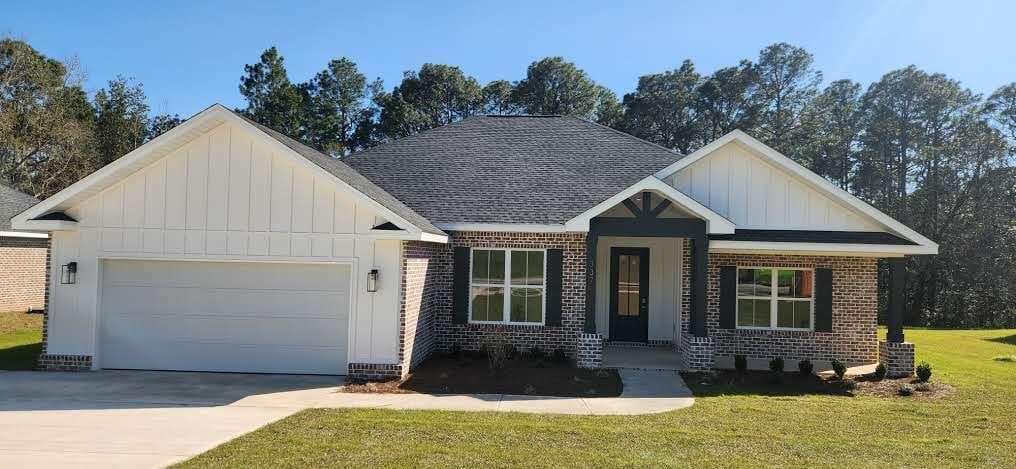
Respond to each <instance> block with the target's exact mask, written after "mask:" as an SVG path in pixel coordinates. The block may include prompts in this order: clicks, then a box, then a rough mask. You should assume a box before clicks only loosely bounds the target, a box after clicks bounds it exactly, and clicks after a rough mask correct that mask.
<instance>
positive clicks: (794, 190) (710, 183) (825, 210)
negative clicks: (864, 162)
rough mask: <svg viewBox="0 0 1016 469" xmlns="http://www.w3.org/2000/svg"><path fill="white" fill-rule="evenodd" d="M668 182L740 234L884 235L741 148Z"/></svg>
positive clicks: (723, 150) (725, 150)
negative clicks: (755, 231) (764, 231)
mask: <svg viewBox="0 0 1016 469" xmlns="http://www.w3.org/2000/svg"><path fill="white" fill-rule="evenodd" d="M665 182H667V183H668V184H670V185H671V186H673V187H675V188H676V189H677V190H679V191H681V192H683V193H685V194H687V195H689V196H691V197H692V198H693V199H695V200H696V201H697V202H699V203H701V204H702V205H705V206H706V207H709V208H710V209H711V210H713V211H714V212H716V213H719V214H720V215H722V216H724V217H726V218H727V219H729V220H730V221H732V222H734V224H735V225H737V228H738V229H773V230H822V231H884V229H883V228H882V227H880V226H877V225H875V224H874V223H873V222H871V221H869V220H868V219H867V218H866V217H863V216H861V215H859V214H858V213H856V212H855V211H853V210H852V209H850V208H848V207H847V206H845V205H843V204H840V203H838V202H836V201H834V200H833V199H831V198H829V197H828V196H826V195H825V194H823V193H821V192H819V191H817V190H815V189H812V188H811V187H809V186H808V185H807V184H805V183H804V182H802V181H801V180H799V179H797V178H795V177H794V176H793V175H791V174H789V173H787V172H786V171H784V170H782V169H779V168H777V167H775V166H773V165H771V164H770V163H768V162H766V161H765V160H764V159H763V158H761V157H759V156H757V155H755V154H754V153H752V151H751V150H749V149H748V148H746V147H744V146H743V145H741V144H739V143H737V142H730V143H728V144H726V145H723V146H722V147H720V148H717V149H716V150H715V151H713V152H712V153H710V154H709V155H707V156H705V157H703V158H702V159H700V160H698V161H696V162H694V163H692V164H691V165H689V166H688V167H686V168H682V169H681V170H680V171H678V172H677V173H675V174H674V175H672V176H670V177H668V178H666V179H665Z"/></svg>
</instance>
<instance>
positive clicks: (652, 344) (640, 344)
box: [603, 340, 674, 348]
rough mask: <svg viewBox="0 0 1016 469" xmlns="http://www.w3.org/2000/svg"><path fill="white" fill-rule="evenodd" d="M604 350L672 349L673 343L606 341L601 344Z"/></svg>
mask: <svg viewBox="0 0 1016 469" xmlns="http://www.w3.org/2000/svg"><path fill="white" fill-rule="evenodd" d="M603 347H604V348H673V347H674V344H673V342H663V341H653V342H625V341H620V340H608V341H606V342H604V343H603Z"/></svg>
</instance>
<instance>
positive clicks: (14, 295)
mask: <svg viewBox="0 0 1016 469" xmlns="http://www.w3.org/2000/svg"><path fill="white" fill-rule="evenodd" d="M48 248H49V239H46V238H14V237H7V236H0V312H6V311H27V310H29V309H33V310H42V309H45V307H46V256H47V255H48V252H49V249H48Z"/></svg>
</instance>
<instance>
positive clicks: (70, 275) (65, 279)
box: [60, 262, 78, 285]
mask: <svg viewBox="0 0 1016 469" xmlns="http://www.w3.org/2000/svg"><path fill="white" fill-rule="evenodd" d="M77 281H78V263H77V262H68V263H66V264H64V265H62V266H60V283H62V284H64V285H70V284H72V283H75V282H77Z"/></svg>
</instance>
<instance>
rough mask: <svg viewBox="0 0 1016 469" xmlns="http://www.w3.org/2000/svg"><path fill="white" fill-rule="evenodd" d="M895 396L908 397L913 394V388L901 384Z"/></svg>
mask: <svg viewBox="0 0 1016 469" xmlns="http://www.w3.org/2000/svg"><path fill="white" fill-rule="evenodd" d="M896 394H897V395H900V396H910V395H913V394H914V388H912V387H910V385H909V384H901V385H900V387H898V388H896Z"/></svg>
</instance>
